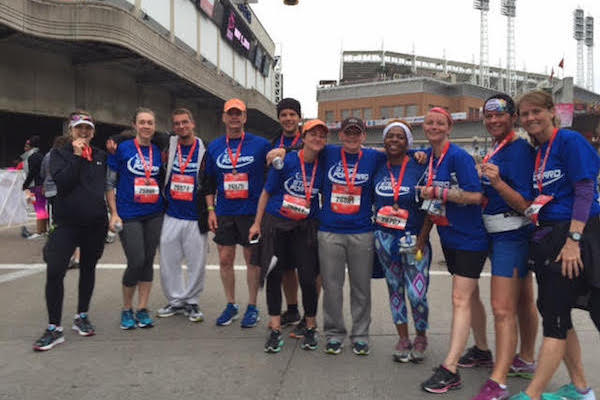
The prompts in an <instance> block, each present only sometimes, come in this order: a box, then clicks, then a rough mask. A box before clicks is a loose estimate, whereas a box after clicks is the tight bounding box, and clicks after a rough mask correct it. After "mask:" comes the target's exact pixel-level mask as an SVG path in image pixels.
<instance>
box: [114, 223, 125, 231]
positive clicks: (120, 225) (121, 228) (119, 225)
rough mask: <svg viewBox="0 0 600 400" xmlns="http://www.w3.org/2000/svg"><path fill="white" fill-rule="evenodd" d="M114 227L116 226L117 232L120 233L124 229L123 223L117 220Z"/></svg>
mask: <svg viewBox="0 0 600 400" xmlns="http://www.w3.org/2000/svg"><path fill="white" fill-rule="evenodd" d="M114 228H115V233H119V232H121V231H122V230H123V224H122V223H120V222H116V223H115V226H114Z"/></svg>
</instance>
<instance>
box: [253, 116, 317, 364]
mask: <svg viewBox="0 0 600 400" xmlns="http://www.w3.org/2000/svg"><path fill="white" fill-rule="evenodd" d="M328 132H329V130H328V129H327V126H326V125H325V123H324V122H322V121H320V120H311V121H308V122H306V124H304V127H303V131H302V139H303V142H304V145H303V147H302V149H301V150H299V151H298V152H291V153H289V154H288V155H287V156H286V157H285V159H284V166H283V168H282V169H280V170H278V169H275V168H271V170H270V171H269V176H268V179H267V182H266V184H265V187H264V189H263V191H262V194H261V195H260V199H259V202H258V209H257V211H256V217H255V218H254V224H253V225H252V226H251V227H250V231H249V237H254V236H255V235H261V234H262V237H261V241H260V244H259V245H258V246H257V248H256V251H255V252H254V254H253V261H254V260H255V261H256V262H255V263H256V264H258V265H260V266H261V267H262V269H263V271H264V273H266V280H267V305H268V307H269V315H270V322H269V327H270V329H271V331H270V334H269V337H268V338H267V342H266V343H265V351H266V352H268V353H278V352H279V351H281V347H282V345H283V339H282V336H281V327H282V325H283V316H282V315H281V280H282V276H283V274H284V271H285V268H286V266H285V265H282V264H281V263H280V262H279V259H280V258H281V255H282V253H283V254H286V255H287V254H289V255H291V260H293V261H294V263H295V264H296V265H297V269H298V275H299V279H300V284H301V287H302V304H303V307H304V310H305V319H306V330H305V332H304V333H303V341H302V345H301V347H302V348H303V349H305V350H315V349H316V348H317V344H318V338H317V333H316V326H317V325H316V320H315V319H316V318H315V316H316V314H317V302H318V294H317V287H316V278H317V275H318V273H319V259H318V255H317V247H318V246H317V229H318V226H319V222H318V220H317V216H318V213H319V192H320V190H321V187H322V181H323V174H322V168H323V167H322V165H323V163H322V160H321V159H320V158H319V153H320V151H321V150H322V149H323V148H324V147H325V144H326V143H327V134H328ZM273 256H275V259H274V258H273ZM273 262H275V263H274V265H271V264H272V263H273Z"/></svg>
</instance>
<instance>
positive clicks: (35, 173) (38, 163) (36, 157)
mask: <svg viewBox="0 0 600 400" xmlns="http://www.w3.org/2000/svg"><path fill="white" fill-rule="evenodd" d="M43 159H44V154H43V153H42V152H41V151H36V152H35V153H33V154H32V155H30V156H29V158H28V159H27V164H28V165H29V171H28V172H27V177H26V178H25V182H23V190H25V189H29V185H31V182H33V186H42V184H43V183H44V180H43V179H42V177H41V175H40V172H41V170H42V160H43Z"/></svg>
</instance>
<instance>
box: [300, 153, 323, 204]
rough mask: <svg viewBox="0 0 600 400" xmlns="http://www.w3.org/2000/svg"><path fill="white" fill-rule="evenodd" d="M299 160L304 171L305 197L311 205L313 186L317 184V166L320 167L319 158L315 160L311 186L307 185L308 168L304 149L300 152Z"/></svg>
mask: <svg viewBox="0 0 600 400" xmlns="http://www.w3.org/2000/svg"><path fill="white" fill-rule="evenodd" d="M298 158H300V168H301V169H302V183H304V195H305V196H306V202H307V203H308V204H309V205H310V199H311V197H312V191H313V186H314V184H315V176H316V174H317V166H318V165H319V158H318V157H317V158H315V162H314V165H313V170H312V176H311V177H310V185H307V184H306V168H305V167H304V149H302V150H300V152H298Z"/></svg>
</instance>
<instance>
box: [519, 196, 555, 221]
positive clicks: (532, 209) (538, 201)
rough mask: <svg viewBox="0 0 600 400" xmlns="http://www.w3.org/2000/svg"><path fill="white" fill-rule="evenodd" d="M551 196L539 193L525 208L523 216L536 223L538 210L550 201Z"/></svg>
mask: <svg viewBox="0 0 600 400" xmlns="http://www.w3.org/2000/svg"><path fill="white" fill-rule="evenodd" d="M553 198H554V196H548V195H546V194H540V195H539V196H538V197H536V198H535V200H533V203H531V205H530V206H529V207H527V208H526V209H525V212H524V214H525V216H526V217H527V218H529V219H530V220H531V221H532V222H533V223H534V224H536V225H537V223H538V217H539V213H540V210H541V209H542V207H544V206H545V205H546V204H548V203H550V202H551V201H552V199H553Z"/></svg>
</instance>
